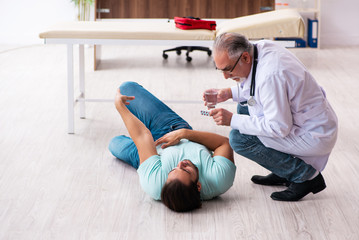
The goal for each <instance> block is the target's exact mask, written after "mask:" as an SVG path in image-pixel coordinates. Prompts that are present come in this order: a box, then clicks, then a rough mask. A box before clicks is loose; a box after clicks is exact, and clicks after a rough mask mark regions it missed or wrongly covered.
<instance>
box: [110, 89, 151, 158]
mask: <svg viewBox="0 0 359 240" xmlns="http://www.w3.org/2000/svg"><path fill="white" fill-rule="evenodd" d="M133 99H135V97H130V96H125V95H122V94H121V92H120V89H118V90H117V94H116V98H115V106H116V109H117V111H118V112H119V113H120V115H121V117H122V120H123V122H124V123H125V125H126V128H127V130H128V132H129V134H130V136H131V138H132V140H133V141H134V143H135V144H136V147H137V150H138V155H139V158H140V164H142V163H143V162H144V161H145V160H146V159H148V158H149V157H151V156H153V155H157V150H156V146H155V143H154V141H153V137H152V134H151V132H150V130H148V128H147V127H146V126H145V125H144V124H143V123H142V122H141V121H140V120H139V119H138V118H137V117H136V116H135V115H133V114H132V113H131V112H130V111H129V110H128V109H127V107H126V106H125V105H128V104H129V103H128V102H127V100H133Z"/></svg>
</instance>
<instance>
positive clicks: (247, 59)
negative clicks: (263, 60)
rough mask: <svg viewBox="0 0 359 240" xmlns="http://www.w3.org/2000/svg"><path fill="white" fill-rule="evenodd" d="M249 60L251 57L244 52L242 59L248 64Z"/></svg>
mask: <svg viewBox="0 0 359 240" xmlns="http://www.w3.org/2000/svg"><path fill="white" fill-rule="evenodd" d="M251 58H253V57H252V56H251V55H250V54H249V52H244V53H243V55H242V59H243V61H244V62H245V63H250V62H251Z"/></svg>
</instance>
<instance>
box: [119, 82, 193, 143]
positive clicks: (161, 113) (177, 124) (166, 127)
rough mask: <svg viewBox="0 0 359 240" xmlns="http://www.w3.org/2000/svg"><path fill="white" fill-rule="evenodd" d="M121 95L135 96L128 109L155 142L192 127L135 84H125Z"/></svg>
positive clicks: (122, 86) (122, 85)
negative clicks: (176, 131) (174, 132)
mask: <svg viewBox="0 0 359 240" xmlns="http://www.w3.org/2000/svg"><path fill="white" fill-rule="evenodd" d="M120 91H121V94H123V95H127V96H135V99H134V100H132V101H130V104H129V105H127V108H128V109H129V110H130V111H131V113H132V114H133V115H135V116H136V117H137V118H138V119H139V120H140V121H141V122H143V123H144V124H145V126H146V127H147V128H148V129H149V130H150V131H151V133H152V136H153V138H154V140H157V139H158V138H160V137H162V136H163V135H165V134H166V133H169V132H171V131H173V130H176V129H180V128H187V129H192V127H191V126H190V125H189V124H188V123H187V122H186V121H185V120H184V119H183V118H181V117H180V116H178V115H177V114H176V113H175V112H174V111H173V110H172V109H170V108H169V107H168V106H167V105H166V104H164V103H163V102H162V101H161V100H159V99H158V98H156V97H155V96H154V95H152V94H151V93H150V92H149V91H147V90H146V89H145V88H143V87H142V86H141V85H139V84H138V83H135V82H124V83H123V84H121V87H120Z"/></svg>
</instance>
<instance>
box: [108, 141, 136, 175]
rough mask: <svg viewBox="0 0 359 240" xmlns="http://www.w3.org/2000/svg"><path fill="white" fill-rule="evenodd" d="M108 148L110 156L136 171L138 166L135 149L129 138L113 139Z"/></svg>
mask: <svg viewBox="0 0 359 240" xmlns="http://www.w3.org/2000/svg"><path fill="white" fill-rule="evenodd" d="M108 148H109V150H110V152H111V153H112V155H114V156H115V157H117V158H118V159H120V160H122V161H124V162H126V163H128V164H130V165H131V166H132V167H134V168H136V169H137V168H138V166H139V165H140V158H139V156H138V151H137V147H136V145H135V143H134V142H133V140H132V139H131V138H129V137H127V136H124V135H121V136H117V137H114V138H113V139H112V140H111V142H110V145H109V147H108Z"/></svg>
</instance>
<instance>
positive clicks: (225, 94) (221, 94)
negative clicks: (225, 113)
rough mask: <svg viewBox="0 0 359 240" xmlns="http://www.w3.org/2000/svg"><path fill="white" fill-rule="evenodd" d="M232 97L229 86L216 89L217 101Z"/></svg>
mask: <svg viewBox="0 0 359 240" xmlns="http://www.w3.org/2000/svg"><path fill="white" fill-rule="evenodd" d="M230 98H232V90H231V89H230V88H223V89H220V90H218V95H217V102H219V103H220V102H225V101H227V100H228V99H230Z"/></svg>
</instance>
